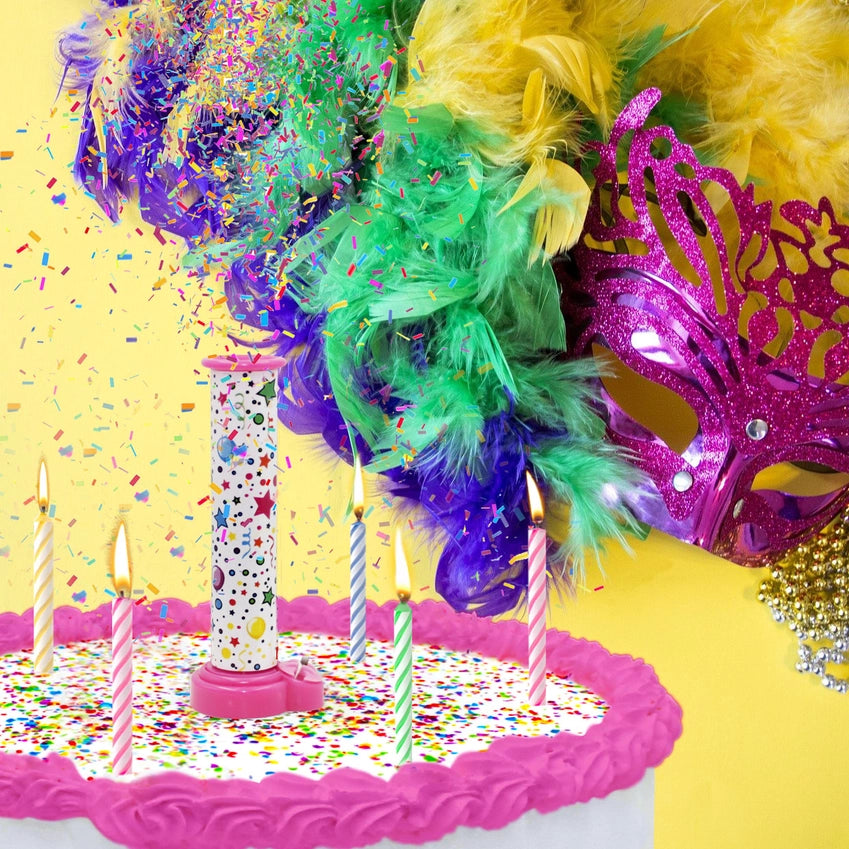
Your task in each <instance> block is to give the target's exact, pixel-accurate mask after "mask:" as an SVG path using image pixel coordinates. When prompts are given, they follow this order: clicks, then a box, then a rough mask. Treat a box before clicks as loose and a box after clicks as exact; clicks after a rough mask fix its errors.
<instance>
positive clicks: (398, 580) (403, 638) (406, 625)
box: [395, 528, 413, 766]
mask: <svg viewBox="0 0 849 849" xmlns="http://www.w3.org/2000/svg"><path fill="white" fill-rule="evenodd" d="M410 583H411V582H410V572H409V570H408V568H407V558H406V556H405V554H404V545H403V543H402V540H401V530H400V528H399V529H398V531H397V534H396V537H395V587H396V591H397V593H398V606H397V607H396V608H395V762H396V764H397V765H398V766H401V765H402V764H405V763H407V762H408V761H411V760H412V759H413V612H412V610H410V605H409V604H407V602H408V601H409V600H410Z"/></svg>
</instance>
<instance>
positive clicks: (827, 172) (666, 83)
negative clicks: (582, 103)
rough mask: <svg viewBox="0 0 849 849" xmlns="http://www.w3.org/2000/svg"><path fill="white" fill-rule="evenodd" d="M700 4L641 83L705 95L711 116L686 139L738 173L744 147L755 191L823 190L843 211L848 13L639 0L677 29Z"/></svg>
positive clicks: (733, 2)
mask: <svg viewBox="0 0 849 849" xmlns="http://www.w3.org/2000/svg"><path fill="white" fill-rule="evenodd" d="M706 10H709V12H710V13H709V14H708V15H706V16H705V17H704V19H703V20H701V22H700V23H699V26H698V27H696V28H695V30H694V31H693V32H692V33H691V34H690V35H689V36H687V37H686V38H684V39H682V40H681V41H680V42H679V43H677V44H674V45H672V46H671V47H670V48H668V49H667V50H665V51H664V52H662V53H661V54H660V55H659V56H658V57H657V58H656V59H654V60H653V61H652V62H651V63H649V65H648V66H647V67H646V69H645V70H644V72H643V73H642V75H641V77H640V84H641V86H648V85H657V86H658V87H659V88H661V89H662V90H663V91H664V92H666V93H669V94H671V93H681V94H684V95H685V96H687V97H688V98H690V99H691V100H692V101H693V102H695V103H703V104H705V105H706V108H707V114H708V115H709V116H710V117H711V120H710V121H709V122H708V123H706V124H705V125H704V126H703V127H701V128H700V129H699V130H698V131H697V132H696V133H695V134H694V135H693V136H692V137H690V138H688V139H686V140H687V141H688V142H690V143H695V144H696V146H697V149H701V150H702V151H704V152H706V153H709V154H710V155H711V156H712V157H713V159H714V160H717V159H718V164H720V165H723V166H724V167H727V168H731V169H733V170H734V171H735V174H738V175H739V172H740V171H741V166H743V164H744V159H745V156H746V152H747V150H750V154H749V158H748V162H747V163H745V165H746V166H747V171H748V173H747V174H743V177H744V179H745V178H746V176H748V178H749V179H752V180H754V181H755V194H756V196H757V198H758V199H759V200H764V199H771V200H773V201H775V202H776V208H777V207H778V206H780V204H781V203H783V202H784V201H787V200H791V199H793V198H801V199H804V200H807V201H808V202H809V203H813V204H816V203H817V202H818V201H819V198H820V197H821V196H823V195H827V196H828V197H830V198H831V199H832V201H834V205H835V208H836V209H837V210H838V211H840V212H843V211H845V210H849V108H847V106H848V105H849V14H847V13H846V10H845V9H843V8H841V7H840V6H838V5H836V4H835V3H832V2H824V0H771V2H769V3H763V2H751V0H723V2H714V3H705V2H702V3H700V4H694V5H693V6H692V7H690V6H687V5H686V4H677V3H672V2H671V0H646V8H645V15H646V16H647V17H648V18H652V19H660V20H663V19H664V18H669V17H671V16H672V15H673V14H675V17H676V19H675V25H676V26H678V27H680V29H681V30H683V29H685V28H687V27H689V26H691V25H692V24H693V23H695V22H696V21H697V20H698V19H699V18H700V17H701V16H703V15H704V13H705V11H706Z"/></svg>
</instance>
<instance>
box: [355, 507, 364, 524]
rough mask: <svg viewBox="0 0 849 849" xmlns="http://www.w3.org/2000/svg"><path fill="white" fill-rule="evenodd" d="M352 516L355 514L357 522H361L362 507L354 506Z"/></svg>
mask: <svg viewBox="0 0 849 849" xmlns="http://www.w3.org/2000/svg"><path fill="white" fill-rule="evenodd" d="M354 516H356V518H357V521H358V522H362V520H363V508H362V507H355V508H354Z"/></svg>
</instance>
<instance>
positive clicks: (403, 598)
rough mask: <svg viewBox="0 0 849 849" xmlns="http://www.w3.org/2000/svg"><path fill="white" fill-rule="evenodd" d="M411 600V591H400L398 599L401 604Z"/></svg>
mask: <svg viewBox="0 0 849 849" xmlns="http://www.w3.org/2000/svg"><path fill="white" fill-rule="evenodd" d="M409 600H410V593H403V592H402V593H398V601H400V602H401V604H406V603H407V602H408V601H409Z"/></svg>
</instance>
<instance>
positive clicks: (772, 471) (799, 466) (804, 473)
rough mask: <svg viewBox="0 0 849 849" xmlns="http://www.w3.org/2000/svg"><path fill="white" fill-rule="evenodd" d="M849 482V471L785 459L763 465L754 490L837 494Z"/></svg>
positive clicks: (802, 493) (754, 481)
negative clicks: (781, 461)
mask: <svg viewBox="0 0 849 849" xmlns="http://www.w3.org/2000/svg"><path fill="white" fill-rule="evenodd" d="M847 485H849V474H847V473H845V472H838V471H837V470H836V469H832V468H831V466H824V465H822V464H820V463H807V462H798V463H794V462H785V463H776V464H775V465H773V466H767V467H766V468H765V469H761V471H759V472H758V473H757V475H756V476H755V479H754V480H753V481H752V491H753V492H758V491H765V490H775V491H776V492H783V493H786V494H787V495H795V496H799V497H801V498H804V497H813V498H820V497H822V496H826V495H831V494H837V493H838V492H841V491H842V490H843V489H845V488H846V486H847Z"/></svg>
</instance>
